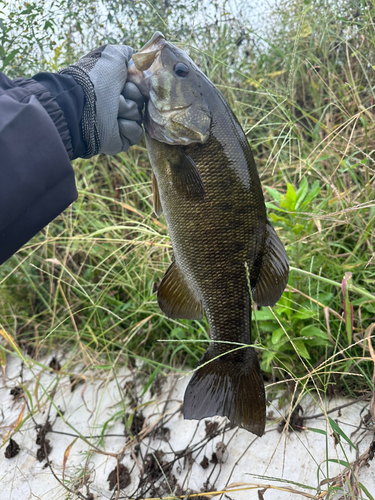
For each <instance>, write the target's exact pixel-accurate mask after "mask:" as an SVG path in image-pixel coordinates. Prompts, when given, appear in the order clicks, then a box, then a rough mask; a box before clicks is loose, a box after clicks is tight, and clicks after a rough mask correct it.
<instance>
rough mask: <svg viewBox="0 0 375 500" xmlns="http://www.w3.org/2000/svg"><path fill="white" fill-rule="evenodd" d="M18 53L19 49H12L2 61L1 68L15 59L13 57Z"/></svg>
mask: <svg viewBox="0 0 375 500" xmlns="http://www.w3.org/2000/svg"><path fill="white" fill-rule="evenodd" d="M18 52H19V49H14V50H12V52H10V53H9V54H8V55H7V56H6V58H5V59H4V60H3V68H5V66H6V65H7V64H9V63H10V62H11V61H12V60H13V59H14V58H15V56H16V54H18Z"/></svg>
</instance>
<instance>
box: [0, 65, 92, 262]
mask: <svg viewBox="0 0 375 500" xmlns="http://www.w3.org/2000/svg"><path fill="white" fill-rule="evenodd" d="M65 78H67V77H65ZM69 78H71V77H69ZM70 83H71V85H72V92H73V93H74V87H76V84H75V82H74V80H73V79H72V82H70ZM76 91H77V89H76ZM77 97H78V100H80V101H81V108H82V109H83V103H84V95H83V92H82V90H81V94H79V92H78V93H77ZM73 142H74V141H73ZM76 150H77V151H78V150H79V145H78V144H76ZM73 155H74V153H73V145H72V138H71V136H70V131H69V128H68V125H67V122H66V120H65V117H64V113H63V111H62V109H61V108H60V106H59V104H58V102H57V100H56V99H55V98H54V96H53V95H52V94H51V93H50V92H49V91H48V90H47V89H46V88H45V87H44V86H43V85H42V84H40V83H38V82H36V81H34V80H25V79H17V80H15V81H14V82H11V81H10V80H9V79H8V78H7V77H6V76H5V75H3V74H0V264H2V263H3V262H4V261H5V260H7V259H8V258H9V257H10V256H11V255H12V254H13V253H14V252H16V251H17V250H18V249H19V248H20V247H21V246H22V245H23V244H24V243H26V242H27V241H28V240H29V239H30V238H32V237H33V236H34V235H35V234H36V233H37V232H38V231H40V230H41V229H42V228H43V227H44V226H46V225H47V224H48V223H49V222H51V220H53V219H54V218H55V217H57V215H59V214H60V213H61V212H62V211H63V210H65V208H67V207H68V206H69V205H70V204H71V203H72V202H73V201H74V200H75V199H76V198H77V190H76V187H75V181H74V173H73V169H72V166H71V164H70V158H73Z"/></svg>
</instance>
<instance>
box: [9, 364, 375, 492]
mask: <svg viewBox="0 0 375 500" xmlns="http://www.w3.org/2000/svg"><path fill="white" fill-rule="evenodd" d="M52 358H53V357H52V356H50V357H49V358H48V359H44V360H43V364H39V365H38V364H37V363H35V362H34V364H33V365H32V366H31V367H26V366H24V365H22V363H21V361H20V360H19V359H17V358H16V357H13V356H8V358H7V366H6V370H5V373H3V375H2V379H1V385H0V419H1V423H0V438H1V441H2V448H1V452H0V485H1V486H0V499H1V500H21V499H22V500H26V499H48V500H51V499H52V500H55V499H56V500H58V499H68V498H77V497H78V498H81V499H85V500H94V499H140V498H160V497H169V498H175V497H174V496H173V495H175V496H178V497H181V498H186V496H185V495H187V494H190V495H194V494H195V495H196V496H194V497H192V498H196V499H197V498H198V499H201V500H202V499H203V498H212V497H215V498H218V499H219V498H220V499H223V500H224V499H226V500H228V499H229V500H245V499H246V500H252V499H256V500H262V499H264V500H279V499H280V500H292V499H293V500H294V499H301V498H330V499H336V498H337V499H338V498H363V499H366V498H368V499H369V500H371V498H372V497H371V495H372V496H375V474H374V466H375V460H373V461H372V458H373V456H374V452H375V443H374V424H373V422H371V420H370V421H369V422H367V421H366V418H365V417H366V415H368V402H366V401H359V402H354V404H351V405H350V406H346V407H344V408H342V409H340V410H335V411H333V412H331V413H329V417H331V419H333V421H334V422H335V423H336V424H337V425H338V426H339V429H340V432H341V433H342V434H343V435H342V436H338V435H337V434H336V436H335V435H334V433H332V430H331V429H330V428H329V426H328V425H327V416H326V415H324V414H322V407H321V406H320V407H319V406H318V405H317V404H316V402H315V401H314V399H317V397H316V394H315V395H314V393H312V395H311V394H308V395H305V396H304V397H303V398H302V399H301V401H300V408H299V409H298V411H296V412H295V413H294V415H293V418H292V419H291V422H293V424H294V426H295V428H296V429H297V430H295V431H293V430H291V432H286V431H285V430H284V432H280V424H279V422H280V419H281V418H280V417H281V416H282V415H286V414H287V413H288V407H286V408H284V409H281V410H280V409H279V408H278V404H279V401H278V400H274V401H273V402H272V403H271V404H270V406H269V410H268V412H269V419H268V421H269V423H268V425H267V428H266V434H265V435H264V436H263V437H262V438H257V437H256V436H254V435H252V434H250V433H248V432H247V431H245V430H243V429H238V428H231V426H230V425H228V421H227V420H226V419H223V418H213V419H207V420H205V421H201V422H197V421H186V420H184V419H183V417H182V414H181V402H182V399H183V394H184V389H185V387H186V385H187V383H188V381H189V377H188V376H185V377H181V376H176V375H175V374H172V375H170V376H169V377H167V378H165V379H158V380H155V381H154V382H153V383H152V384H151V386H150V388H148V390H147V391H146V393H145V394H143V395H142V391H143V389H142V387H144V385H142V383H143V384H144V381H143V382H142V380H141V381H140V380H139V379H140V377H139V369H138V370H137V369H134V370H132V371H130V370H127V371H125V370H124V369H119V370H118V371H117V372H114V371H113V370H110V369H106V370H98V369H96V370H95V371H92V372H90V371H88V370H87V369H85V370H83V368H82V369H81V370H80V369H79V367H77V370H76V372H77V377H76V378H72V376H71V374H70V375H68V374H66V372H64V363H63V361H61V360H60V362H61V365H62V368H60V367H59V366H58V365H57V364H56V363H55V364H53V363H52V366H53V367H54V368H55V369H57V371H54V370H52V369H51V368H48V369H47V368H46V367H49V364H50V363H51V360H52ZM59 368H60V369H59ZM312 396H314V398H313V397H312ZM348 403H353V401H350V400H348V399H343V398H333V399H331V400H329V401H328V400H326V401H323V405H324V407H325V410H331V409H333V408H337V407H339V406H342V405H347V404H348ZM302 411H303V413H302ZM124 414H127V415H130V417H129V418H128V430H126V426H125V424H124ZM314 415H318V416H317V417H314V418H307V419H301V417H311V416H314ZM311 429H315V430H311ZM316 430H318V431H320V432H317V431H316ZM10 437H11V438H12V440H13V441H10V440H9V438H10ZM345 437H346V438H347V439H349V440H350V441H351V442H352V443H353V444H354V445H355V447H353V446H352V445H351V444H349V443H348V442H347V440H346V439H345ZM338 438H339V439H338ZM46 452H47V456H48V458H46ZM349 463H350V464H351V466H350V467H349V468H346V465H347V464H349ZM340 474H341V476H340ZM335 476H339V477H338V478H336V483H337V485H338V490H340V491H341V493H336V494H332V495H331V496H329V497H328V496H327V495H326V494H325V493H324V491H325V490H326V489H327V484H324V483H322V481H324V480H327V478H330V480H331V484H333V483H332V480H333V478H334V477H335ZM343 478H344V479H343ZM343 481H344V482H345V481H346V489H347V491H348V488H349V489H350V488H352V493H353V495H355V494H357V495H358V496H350V495H349V494H346V495H345V496H344V497H343V493H342V488H341V486H342V483H343ZM358 482H359V483H360V484H361V485H363V488H362V493H361V494H362V496H360V494H359V491H360V490H358V489H357V490H356V489H355V488H358V486H356V484H357V483H358ZM319 483H321V490H319V489H317V488H318V486H319ZM348 485H349V486H348ZM224 488H227V491H226V492H225V493H217V494H214V492H215V491H217V492H218V491H222V490H223V489H224ZM319 491H321V492H320V493H319ZM366 491H367V492H368V495H369V496H368V495H367V493H366ZM209 492H211V493H210V494H209V495H208V494H207V493H209ZM203 493H205V494H203ZM197 494H199V495H198V496H197Z"/></svg>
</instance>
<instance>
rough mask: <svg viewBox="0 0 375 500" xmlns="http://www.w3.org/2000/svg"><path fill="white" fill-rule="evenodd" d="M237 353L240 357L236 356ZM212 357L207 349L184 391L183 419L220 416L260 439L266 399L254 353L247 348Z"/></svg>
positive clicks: (264, 419)
mask: <svg viewBox="0 0 375 500" xmlns="http://www.w3.org/2000/svg"><path fill="white" fill-rule="evenodd" d="M239 353H241V354H239ZM214 358H215V354H214V350H213V348H211V347H209V348H208V349H207V351H206V352H205V353H204V355H203V357H202V359H201V360H200V363H199V364H204V363H207V364H205V365H204V366H201V367H200V368H198V370H197V371H196V372H195V373H194V375H193V377H192V379H191V380H190V383H189V385H188V386H187V388H186V391H185V397H184V417H185V418H186V419H188V420H192V419H197V420H200V419H202V418H205V417H212V416H214V415H222V416H225V417H228V418H229V420H230V421H231V422H232V423H234V424H236V425H239V426H240V427H243V428H245V429H246V430H248V431H250V432H253V433H254V434H256V435H257V436H262V434H263V433H264V428H265V424H266V399H265V392H264V384H263V379H262V375H261V371H260V367H259V362H258V358H257V355H256V353H255V350H254V349H253V348H252V347H247V348H246V349H244V350H242V349H241V350H240V351H237V352H236V353H229V354H226V355H225V356H221V357H219V358H216V359H214Z"/></svg>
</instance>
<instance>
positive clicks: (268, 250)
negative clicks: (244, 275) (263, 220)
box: [251, 221, 289, 306]
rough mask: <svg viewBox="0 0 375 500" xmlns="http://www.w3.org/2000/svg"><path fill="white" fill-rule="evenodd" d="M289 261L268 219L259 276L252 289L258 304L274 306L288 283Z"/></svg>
mask: <svg viewBox="0 0 375 500" xmlns="http://www.w3.org/2000/svg"><path fill="white" fill-rule="evenodd" d="M288 276H289V261H288V257H287V255H286V252H285V248H284V245H283V244H282V243H281V241H280V239H279V237H278V236H277V234H276V231H275V230H274V228H273V227H272V226H271V223H270V222H269V221H267V225H266V238H265V243H264V255H263V259H262V264H261V267H260V272H259V278H258V281H257V283H256V285H255V286H254V288H253V289H252V290H251V291H252V295H253V299H254V302H256V303H257V304H258V306H273V305H275V304H276V302H277V301H278V300H279V298H280V297H281V295H282V293H283V291H284V290H285V287H286V285H287V283H288Z"/></svg>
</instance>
